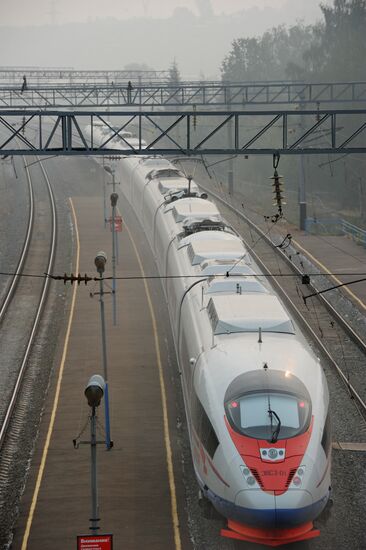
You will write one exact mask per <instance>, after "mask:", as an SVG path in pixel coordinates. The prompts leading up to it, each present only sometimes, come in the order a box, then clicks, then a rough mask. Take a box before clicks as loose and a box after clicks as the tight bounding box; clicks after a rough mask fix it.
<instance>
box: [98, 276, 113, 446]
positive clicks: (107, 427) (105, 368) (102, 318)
mask: <svg viewBox="0 0 366 550" xmlns="http://www.w3.org/2000/svg"><path fill="white" fill-rule="evenodd" d="M99 276H100V280H99V296H100V298H99V302H100V321H101V325H102V352H103V373H104V381H105V389H104V410H105V435H106V444H107V449H108V450H109V449H111V430H110V421H109V394H108V363H107V342H106V331H105V315H104V300H103V296H104V288H103V278H102V272H99Z"/></svg>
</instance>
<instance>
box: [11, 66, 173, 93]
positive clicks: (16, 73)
mask: <svg viewBox="0 0 366 550" xmlns="http://www.w3.org/2000/svg"><path fill="white" fill-rule="evenodd" d="M168 74H169V71H166V70H163V71H160V70H159V71H155V70H147V71H144V70H137V69H136V70H129V69H124V70H115V71H108V70H75V69H72V68H68V67H66V68H63V67H60V68H53V69H52V68H26V67H24V68H22V67H0V86H16V85H17V84H19V88H20V86H21V84H22V82H23V77H24V76H25V77H26V79H27V82H28V84H29V85H33V86H41V85H42V84H52V85H53V86H58V85H60V86H62V85H75V84H79V85H82V84H91V83H99V84H102V85H105V84H109V83H112V82H114V83H121V82H127V81H128V80H135V81H139V80H143V81H163V80H165V81H166V79H167V78H168Z"/></svg>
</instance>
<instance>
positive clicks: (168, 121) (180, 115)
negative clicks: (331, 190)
mask: <svg viewBox="0 0 366 550" xmlns="http://www.w3.org/2000/svg"><path fill="white" fill-rule="evenodd" d="M96 123H97V124H99V126H100V125H102V127H103V129H104V134H103V135H104V136H105V138H104V137H103V139H102V141H100V139H97V138H96V132H95V127H96ZM0 130H1V132H0V154H2V155H3V156H7V155H35V154H36V155H109V156H110V155H122V156H128V155H152V154H154V155H155V154H161V155H172V154H174V155H177V154H180V155H187V156H199V155H254V154H255V155H272V154H274V153H280V154H281V155H304V154H312V155H313V154H334V153H338V154H339V153H342V154H343V153H344V154H350V153H366V108H365V109H343V110H311V111H296V110H292V111H281V112H278V111H249V110H248V111H235V112H232V111H197V110H188V111H184V112H182V111H169V112H168V111H162V112H154V111H132V112H127V111H126V110H123V111H103V112H96V111H72V112H70V111H43V110H25V111H19V110H12V111H3V112H1V113H0ZM126 131H128V132H131V133H132V134H133V135H134V136H136V137H135V139H134V140H133V141H131V140H129V139H128V138H125V137H124V135H125V134H124V133H123V132H126ZM17 140H18V144H17V143H16V141H17ZM226 144H227V145H226Z"/></svg>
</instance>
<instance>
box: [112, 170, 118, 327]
mask: <svg viewBox="0 0 366 550" xmlns="http://www.w3.org/2000/svg"><path fill="white" fill-rule="evenodd" d="M113 182H114V174H113ZM117 201H118V194H117V193H115V192H114V185H113V193H112V194H111V207H112V226H113V228H112V275H113V279H112V297H113V324H114V325H116V324H117V304H116V249H117V242H116V205H117Z"/></svg>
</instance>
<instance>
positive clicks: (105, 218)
mask: <svg viewBox="0 0 366 550" xmlns="http://www.w3.org/2000/svg"><path fill="white" fill-rule="evenodd" d="M105 188H106V183H105V170H104V157H103V204H104V229H105V228H106V227H107V193H106V190H105Z"/></svg>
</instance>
